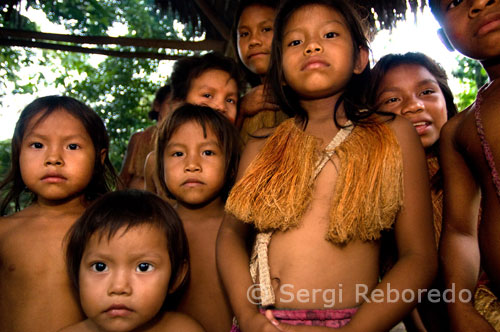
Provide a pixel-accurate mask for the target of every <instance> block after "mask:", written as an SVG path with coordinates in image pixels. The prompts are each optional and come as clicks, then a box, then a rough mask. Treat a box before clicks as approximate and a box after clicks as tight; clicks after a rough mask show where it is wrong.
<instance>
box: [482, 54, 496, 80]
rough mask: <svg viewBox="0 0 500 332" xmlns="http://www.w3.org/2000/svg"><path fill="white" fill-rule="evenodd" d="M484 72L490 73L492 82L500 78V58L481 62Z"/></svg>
mask: <svg viewBox="0 0 500 332" xmlns="http://www.w3.org/2000/svg"><path fill="white" fill-rule="evenodd" d="M481 64H482V66H483V67H484V70H486V73H488V77H489V78H490V81H493V80H496V79H498V78H500V56H498V57H496V58H494V59H488V60H484V61H481Z"/></svg>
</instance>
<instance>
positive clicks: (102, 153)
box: [100, 149, 108, 165]
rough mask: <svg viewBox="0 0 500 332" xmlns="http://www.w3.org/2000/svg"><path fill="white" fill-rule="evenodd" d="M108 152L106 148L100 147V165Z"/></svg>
mask: <svg viewBox="0 0 500 332" xmlns="http://www.w3.org/2000/svg"><path fill="white" fill-rule="evenodd" d="M107 154H108V150H107V149H102V150H101V153H100V156H101V165H104V160H106V155H107Z"/></svg>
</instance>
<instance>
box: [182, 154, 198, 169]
mask: <svg viewBox="0 0 500 332" xmlns="http://www.w3.org/2000/svg"><path fill="white" fill-rule="evenodd" d="M184 170H185V171H186V172H199V171H200V170H201V166H200V161H199V158H198V157H197V156H190V157H188V158H186V166H185V168H184Z"/></svg>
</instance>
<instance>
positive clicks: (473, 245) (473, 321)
mask: <svg viewBox="0 0 500 332" xmlns="http://www.w3.org/2000/svg"><path fill="white" fill-rule="evenodd" d="M460 120H461V115H458V116H457V117H455V118H453V119H451V120H450V121H449V122H448V123H447V124H446V125H445V127H443V130H442V131H441V138H440V156H441V166H442V169H443V175H444V206H443V232H442V235H441V243H440V259H441V263H442V266H443V274H444V279H445V285H446V288H447V289H455V298H458V292H460V291H461V290H467V291H468V292H470V293H471V294H474V289H475V288H476V284H477V280H478V277H479V271H480V254H479V243H478V234H477V226H478V223H477V221H478V211H479V205H480V196H481V195H480V188H479V186H478V184H477V183H476V181H475V179H474V176H473V174H472V173H471V171H470V169H469V168H468V167H467V163H466V161H465V160H464V159H463V157H462V155H461V154H460V152H459V151H458V150H457V148H456V146H455V143H454V136H455V132H456V129H457V126H458V125H459V124H460ZM453 286H454V287H453ZM447 306H448V311H449V314H450V323H451V327H452V330H453V331H492V332H493V331H494V330H493V328H492V327H491V326H490V325H489V324H488V323H487V322H486V320H484V319H483V318H482V317H481V316H480V315H479V313H478V312H477V311H476V310H475V309H474V307H473V304H472V303H471V302H467V303H464V302H461V301H456V302H455V303H449V304H447Z"/></svg>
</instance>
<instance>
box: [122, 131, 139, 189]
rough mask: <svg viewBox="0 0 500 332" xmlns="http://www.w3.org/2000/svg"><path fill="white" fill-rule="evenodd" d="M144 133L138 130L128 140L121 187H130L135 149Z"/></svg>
mask: <svg viewBox="0 0 500 332" xmlns="http://www.w3.org/2000/svg"><path fill="white" fill-rule="evenodd" d="M141 135H142V132H137V133H135V134H133V135H132V136H130V140H129V142H128V146H127V151H126V152H125V158H124V159H123V164H122V169H121V171H120V174H119V177H120V180H121V182H122V183H119V186H120V189H125V188H127V187H128V185H129V183H130V180H131V179H132V176H133V174H131V173H130V172H129V169H130V164H131V163H132V162H133V159H134V157H135V155H136V153H135V149H136V145H137V141H138V140H139V137H140V136H141Z"/></svg>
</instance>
